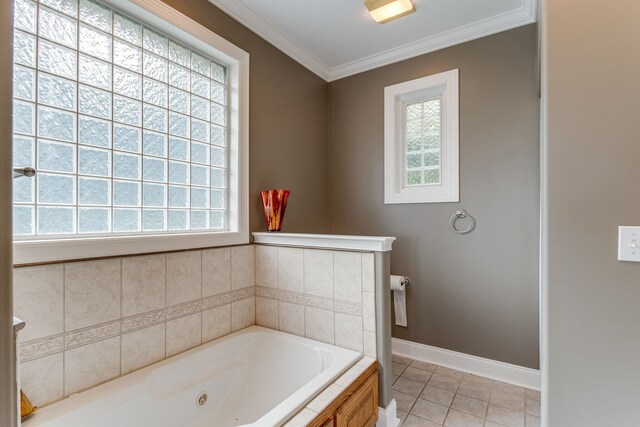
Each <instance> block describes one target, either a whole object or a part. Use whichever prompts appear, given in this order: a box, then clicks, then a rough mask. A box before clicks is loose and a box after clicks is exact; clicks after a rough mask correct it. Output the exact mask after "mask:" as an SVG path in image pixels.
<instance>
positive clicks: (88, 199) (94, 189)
mask: <svg viewBox="0 0 640 427" xmlns="http://www.w3.org/2000/svg"><path fill="white" fill-rule="evenodd" d="M78 192H79V195H78V197H79V201H78V203H79V204H81V205H104V206H108V205H109V204H110V202H111V181H110V180H108V179H100V178H83V177H81V178H80V179H79V182H78Z"/></svg>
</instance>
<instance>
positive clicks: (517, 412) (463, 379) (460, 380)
mask: <svg viewBox="0 0 640 427" xmlns="http://www.w3.org/2000/svg"><path fill="white" fill-rule="evenodd" d="M402 359H403V360H402V361H395V360H394V362H395V363H396V364H397V365H400V366H401V367H402V369H401V370H400V371H399V372H398V371H396V372H397V373H398V375H397V376H396V379H395V381H394V382H393V384H394V385H395V384H396V382H397V381H398V380H399V379H400V378H402V379H404V380H405V381H409V382H410V383H417V384H419V385H420V388H419V391H418V392H417V395H414V393H415V390H416V389H414V390H413V391H411V392H409V390H406V389H405V390H404V391H403V390H402V389H400V388H398V389H394V391H396V392H398V393H401V394H403V395H407V396H409V397H411V398H412V399H413V402H412V403H411V405H410V406H409V408H408V410H407V411H406V415H405V418H404V419H403V421H402V424H401V425H404V424H405V423H406V422H407V420H408V419H409V417H410V416H412V417H414V418H412V420H413V421H416V419H417V420H425V422H431V423H433V424H434V425H437V422H434V421H431V420H429V419H428V418H427V419H425V418H424V417H423V416H421V415H418V414H415V413H413V412H412V411H413V410H414V408H415V407H416V405H417V404H418V401H419V400H423V401H425V402H428V403H430V404H435V405H439V406H445V405H444V404H443V403H440V402H435V401H432V400H429V398H428V397H427V396H424V397H423V393H425V390H426V389H427V387H431V388H432V389H433V388H435V389H437V390H441V391H445V392H447V393H448V394H451V395H452V397H451V400H450V402H449V404H448V407H447V411H446V413H445V415H444V418H443V419H442V423H443V424H444V423H447V422H448V421H449V415H451V414H452V410H453V409H456V413H460V414H464V415H465V416H470V417H473V418H470V420H471V421H470V423H471V424H468V425H469V426H478V427H481V426H485V425H487V423H491V424H492V425H496V426H503V427H509V426H510V425H511V426H515V427H525V426H526V427H535V426H536V425H538V426H539V422H540V418H539V415H537V414H535V413H531V414H530V413H529V407H530V401H539V400H537V399H536V398H535V394H534V395H533V396H531V393H530V392H531V390H527V389H526V388H523V387H518V386H513V387H515V388H514V389H513V393H515V395H514V396H521V397H520V401H521V405H522V406H520V405H518V406H519V408H518V409H516V408H514V407H512V406H510V405H506V404H505V405H502V404H500V403H495V401H494V392H500V393H502V394H503V395H509V394H512V392H510V391H509V388H510V387H511V385H509V384H503V386H504V387H502V388H501V389H497V388H496V386H497V385H498V384H502V383H501V382H500V381H497V380H492V379H489V378H484V377H481V376H475V377H477V378H478V379H483V381H474V380H472V378H470V377H468V376H467V375H468V374H465V373H463V372H460V371H456V370H449V371H447V369H449V368H446V367H441V366H439V365H435V364H428V365H430V366H433V367H434V369H433V371H430V370H428V369H421V368H420V367H419V366H418V365H414V364H413V362H414V360H412V359H408V358H402ZM405 363H406V364H405ZM410 367H413V368H414V369H418V370H420V371H425V372H427V373H428V376H427V377H426V379H425V380H424V382H423V381H422V380H420V379H417V378H416V377H410V376H404V375H405V373H406V372H407V370H408V368H410ZM439 368H442V371H440V372H438V370H439ZM435 374H439V375H440V376H442V377H447V378H453V379H455V380H456V381H457V385H456V387H455V391H452V388H449V389H444V388H440V387H438V386H434V385H431V384H430V381H431V380H432V378H433V375H435ZM394 376H395V375H394ZM472 377H473V374H472ZM486 381H488V382H489V383H488V384H487V383H486ZM464 383H466V384H476V385H477V386H478V387H480V388H485V389H486V390H485V391H487V392H488V394H487V395H486V399H487V400H486V401H485V399H484V398H482V397H479V396H477V395H476V396H467V395H466V394H461V393H460V389H461V387H462V385H463V384H464ZM483 384H484V385H483ZM485 386H486V387H485ZM469 394H471V392H469ZM458 396H461V397H462V398H464V399H470V400H471V401H479V402H481V403H483V405H486V406H485V407H484V410H483V415H482V416H479V415H476V414H478V411H475V410H473V409H470V408H462V407H460V405H462V404H458V406H459V407H456V408H453V405H454V401H455V400H456V398H457V397H458ZM530 396H531V397H530ZM464 399H462V400H464ZM516 399H518V398H517V397H516ZM490 407H497V408H501V409H502V410H505V411H506V414H507V416H509V415H511V416H515V417H518V418H516V419H513V418H512V419H511V420H508V419H500V420H499V422H496V421H494V420H488V419H487V417H488V416H489V409H490ZM534 411H535V410H534ZM401 412H402V413H405V411H401ZM460 421H461V420H460V419H458V422H460ZM478 421H479V422H480V424H481V426H480V424H478ZM531 421H533V423H531ZM462 422H464V421H462ZM503 423H504V424H503ZM445 425H446V424H445ZM456 425H458V424H456ZM464 425H467V424H464Z"/></svg>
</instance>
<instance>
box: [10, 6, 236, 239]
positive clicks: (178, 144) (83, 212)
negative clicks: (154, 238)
mask: <svg viewBox="0 0 640 427" xmlns="http://www.w3.org/2000/svg"><path fill="white" fill-rule="evenodd" d="M14 19H15V40H14V50H15V53H14V113H13V130H14V138H13V157H14V167H27V166H29V167H35V168H36V169H37V170H38V174H37V175H36V177H35V178H19V179H16V180H14V234H15V235H17V236H22V237H26V236H42V235H86V234H137V233H162V232H167V233H168V232H175V231H181V232H188V231H196V230H198V231H202V230H226V229H228V225H227V224H228V218H227V206H228V189H227V181H228V172H227V167H228V147H227V146H228V144H227V135H228V132H227V122H228V114H229V109H228V107H227V93H228V87H227V69H226V67H225V66H223V65H221V64H219V63H217V62H216V61H214V60H212V59H211V58H209V57H207V56H206V55H205V54H202V53H201V52H199V51H197V50H195V49H192V48H190V47H189V46H187V45H185V44H183V43H181V42H179V41H177V40H174V39H172V38H171V37H169V36H167V35H165V34H163V33H162V32H161V31H158V30H156V29H154V28H152V27H151V26H148V25H145V24H144V23H141V22H138V21H136V20H135V19H133V18H132V17H131V16H129V15H128V14H127V13H123V12H121V11H119V10H116V9H113V8H111V7H109V6H107V5H106V4H103V3H100V2H97V1H92V0H39V1H33V0H15V17H14Z"/></svg>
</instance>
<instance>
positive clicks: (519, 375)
mask: <svg viewBox="0 0 640 427" xmlns="http://www.w3.org/2000/svg"><path fill="white" fill-rule="evenodd" d="M391 347H392V350H393V354H397V355H398V356H404V357H408V358H411V359H415V360H420V361H422V362H428V363H433V364H436V365H441V366H445V367H447V368H451V369H455V370H457V371H462V372H468V373H470V374H476V375H480V376H483V377H487V378H491V379H494V380H498V381H502V382H505V383H510V384H514V385H518V386H521V387H526V388H530V389H533V390H540V371H538V370H536V369H531V368H525V367H523V366H517V365H512V364H510V363H504V362H498V361H496V360H491V359H485V358H483V357H478V356H472V355H470V354H464V353H458V352H457V351H451V350H445V349H443V348H438V347H433V346H430V345H426V344H419V343H415V342H411V341H405V340H401V339H399V338H392V339H391Z"/></svg>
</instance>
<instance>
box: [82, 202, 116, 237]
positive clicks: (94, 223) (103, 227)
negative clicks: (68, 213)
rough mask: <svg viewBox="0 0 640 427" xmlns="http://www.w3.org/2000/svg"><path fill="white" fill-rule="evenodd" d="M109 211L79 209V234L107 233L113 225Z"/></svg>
mask: <svg viewBox="0 0 640 427" xmlns="http://www.w3.org/2000/svg"><path fill="white" fill-rule="evenodd" d="M109 214H110V210H109V209H101V208H80V209H78V232H80V233H106V232H108V231H109V228H110V225H111V218H110V215H109Z"/></svg>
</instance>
